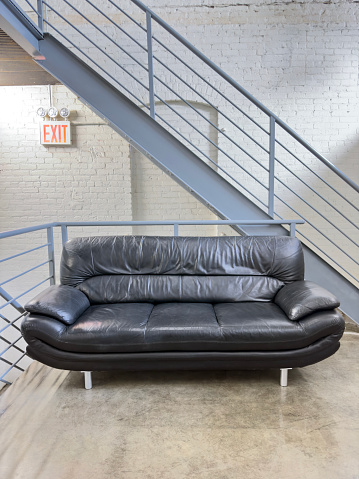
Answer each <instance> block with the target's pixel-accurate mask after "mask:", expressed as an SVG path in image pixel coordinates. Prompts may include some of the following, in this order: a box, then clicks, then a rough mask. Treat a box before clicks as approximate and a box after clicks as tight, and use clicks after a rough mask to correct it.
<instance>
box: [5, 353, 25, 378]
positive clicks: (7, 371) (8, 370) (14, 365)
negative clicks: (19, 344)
mask: <svg viewBox="0 0 359 479" xmlns="http://www.w3.org/2000/svg"><path fill="white" fill-rule="evenodd" d="M25 356H26V353H24V354H23V355H22V356H20V358H19V359H17V360H16V361H15V362H14V363H12V364H11V363H8V364H11V366H10V367H9V369H7V370H6V371H5V372H4V374H2V375H1V376H0V380H2V379H3V378H4V377H5V376H6V375H7V374H8V373H9V372H10V371H11V370H12V369H13V368H16V369H19V370H20V371H22V372H24V371H25V370H24V369H23V368H20V366H18V365H17V364H18V363H19V362H20V361H21V360H22V359H23V358H24V357H25ZM0 359H1V360H2V361H4V362H8V361H6V360H5V359H4V358H2V357H0Z"/></svg>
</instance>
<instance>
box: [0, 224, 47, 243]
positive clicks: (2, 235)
mask: <svg viewBox="0 0 359 479" xmlns="http://www.w3.org/2000/svg"><path fill="white" fill-rule="evenodd" d="M55 224H56V223H46V224H42V225H37V226H28V227H26V228H19V229H16V230H12V231H4V232H2V233H0V239H3V238H9V237H10V236H17V235H22V234H24V233H32V232H33V231H39V230H45V229H47V228H50V227H51V226H54V225H55Z"/></svg>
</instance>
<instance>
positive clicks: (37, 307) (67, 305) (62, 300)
mask: <svg viewBox="0 0 359 479" xmlns="http://www.w3.org/2000/svg"><path fill="white" fill-rule="evenodd" d="M89 306H90V302H89V300H88V299H87V296H86V295H85V294H84V293H82V292H81V291H79V290H78V289H75V288H73V287H72V286H64V285H59V286H50V287H49V288H47V289H45V291H42V292H41V293H40V294H38V295H37V296H36V297H35V298H34V299H32V300H31V301H29V302H28V303H27V304H26V305H25V310H26V311H28V312H29V313H37V314H44V315H45V316H50V317H52V318H55V319H58V320H59V321H61V322H62V323H64V324H67V325H70V324H73V323H74V322H75V321H76V319H77V318H78V317H79V316H81V314H82V313H83V312H84V311H86V309H87V308H88V307H89Z"/></svg>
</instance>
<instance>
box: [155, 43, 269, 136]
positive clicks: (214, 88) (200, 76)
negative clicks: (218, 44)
mask: <svg viewBox="0 0 359 479" xmlns="http://www.w3.org/2000/svg"><path fill="white" fill-rule="evenodd" d="M152 38H153V40H156V42H157V43H158V44H159V45H161V46H162V47H163V48H164V49H165V50H167V51H168V53H171V55H173V56H174V57H175V58H176V59H177V60H179V61H180V62H181V63H182V64H183V65H185V66H186V67H187V68H188V69H189V70H191V71H192V72H193V73H194V74H195V75H196V76H198V78H200V79H201V80H202V81H204V82H205V83H206V84H207V85H208V86H210V87H211V88H212V89H213V90H214V91H215V92H217V93H218V94H219V95H220V96H221V97H222V98H224V99H225V100H226V101H228V103H230V104H231V105H232V106H233V107H234V108H235V109H236V110H238V111H240V112H241V113H242V114H243V115H244V116H245V117H246V118H248V120H250V121H251V122H252V123H254V124H255V125H256V126H257V127H258V128H260V129H261V130H262V131H263V132H264V133H266V134H267V135H269V132H268V131H267V130H266V129H265V128H263V126H262V125H260V124H259V123H257V122H256V121H255V120H254V119H253V118H252V117H251V116H249V115H248V114H247V113H246V112H245V111H243V110H242V109H241V108H239V106H238V105H236V104H235V103H234V102H233V101H232V100H230V99H229V98H228V97H227V96H226V95H225V94H224V93H223V92H221V91H220V90H218V88H216V87H215V86H214V85H213V84H212V83H210V82H209V81H208V80H206V79H205V78H204V77H203V76H202V75H200V74H199V73H198V72H197V71H196V70H194V68H192V67H191V66H190V65H188V63H186V62H185V61H184V60H183V58H181V57H179V56H178V55H176V53H174V52H173V51H172V50H170V49H169V48H168V47H167V46H166V45H165V44H164V43H162V42H161V40H159V39H158V38H157V37H156V36H153V37H152ZM156 58H157V57H156Z"/></svg>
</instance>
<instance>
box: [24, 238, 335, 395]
mask: <svg viewBox="0 0 359 479" xmlns="http://www.w3.org/2000/svg"><path fill="white" fill-rule="evenodd" d="M303 279H304V261H303V252H302V248H301V243H300V242H299V241H298V239H296V238H292V237H279V236H273V237H269V236H266V237H263V236H257V237H254V236H252V237H201V238H198V237H145V236H112V237H91V238H75V239H73V240H71V241H68V242H67V243H66V244H65V246H64V248H63V253H62V259H61V267H60V281H61V285H58V286H50V287H49V288H48V289H46V290H45V291H44V292H42V293H40V294H39V295H38V296H37V297H36V298H34V299H33V300H32V301H30V302H29V303H28V304H27V305H26V306H25V309H26V310H27V311H28V315H27V316H26V317H25V319H24V321H23V323H22V333H23V336H24V338H25V340H26V342H27V343H28V346H27V352H28V354H29V356H30V357H32V358H33V359H36V360H38V361H41V362H42V363H44V364H47V365H49V366H52V367H55V368H59V369H67V370H78V371H86V372H87V373H86V374H87V377H85V378H86V379H87V380H88V381H89V382H88V383H87V386H86V387H87V388H89V387H91V384H90V376H89V373H88V372H90V371H101V370H109V369H117V370H178V369H182V370H201V369H225V370H230V369H266V368H279V369H281V370H282V376H281V384H282V385H286V377H287V370H288V369H290V368H295V367H303V366H307V365H309V364H313V363H316V362H318V361H321V360H323V359H325V358H327V357H328V356H331V355H332V354H334V353H335V352H336V351H337V350H338V348H339V340H340V338H341V336H342V334H343V331H344V320H343V318H342V316H341V315H340V314H339V313H338V312H337V311H336V310H335V308H337V307H338V306H339V301H338V300H337V299H336V298H335V296H333V294H331V293H330V292H328V291H326V290H325V289H323V288H321V287H320V286H318V285H316V284H314V283H312V282H309V281H304V280H303Z"/></svg>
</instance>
